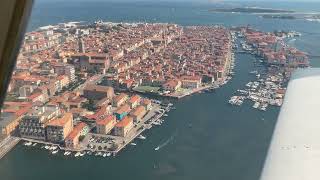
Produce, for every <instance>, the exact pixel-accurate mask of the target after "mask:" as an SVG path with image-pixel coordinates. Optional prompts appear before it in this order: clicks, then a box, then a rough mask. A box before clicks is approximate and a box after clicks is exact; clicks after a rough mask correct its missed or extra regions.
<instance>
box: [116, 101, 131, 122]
mask: <svg viewBox="0 0 320 180" xmlns="http://www.w3.org/2000/svg"><path fill="white" fill-rule="evenodd" d="M130 110H131V108H130V106H129V105H128V104H124V105H123V106H121V107H119V108H118V109H117V111H116V112H114V115H115V116H116V118H117V120H122V119H123V118H124V117H125V116H126V115H128V113H129V112H130Z"/></svg>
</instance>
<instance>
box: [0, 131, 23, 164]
mask: <svg viewBox="0 0 320 180" xmlns="http://www.w3.org/2000/svg"><path fill="white" fill-rule="evenodd" d="M19 141H20V138H17V137H12V136H9V137H7V138H6V139H4V140H3V141H2V142H1V143H0V159H1V158H3V157H4V156H5V155H6V154H7V153H8V152H9V151H10V150H11V149H12V148H13V147H14V146H15V145H17V144H18V142H19Z"/></svg>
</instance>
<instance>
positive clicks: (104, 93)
mask: <svg viewBox="0 0 320 180" xmlns="http://www.w3.org/2000/svg"><path fill="white" fill-rule="evenodd" d="M83 96H84V97H85V98H87V99H91V100H101V99H103V98H105V97H107V98H108V99H112V98H113V96H114V90H113V88H112V87H109V86H99V85H93V84H90V85H88V86H86V87H85V89H84V90H83Z"/></svg>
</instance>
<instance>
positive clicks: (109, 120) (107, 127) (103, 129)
mask: <svg viewBox="0 0 320 180" xmlns="http://www.w3.org/2000/svg"><path fill="white" fill-rule="evenodd" d="M116 124H117V120H116V117H115V116H112V115H109V116H107V117H106V118H104V119H101V120H97V121H96V126H97V133H98V134H108V133H109V132H110V131H111V130H112V129H113V127H114V126H115V125H116Z"/></svg>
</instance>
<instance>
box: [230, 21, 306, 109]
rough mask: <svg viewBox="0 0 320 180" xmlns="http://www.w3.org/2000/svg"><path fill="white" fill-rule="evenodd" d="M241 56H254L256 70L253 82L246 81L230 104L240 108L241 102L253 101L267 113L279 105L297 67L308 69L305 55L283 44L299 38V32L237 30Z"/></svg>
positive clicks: (257, 107) (253, 73) (255, 105)
mask: <svg viewBox="0 0 320 180" xmlns="http://www.w3.org/2000/svg"><path fill="white" fill-rule="evenodd" d="M237 32H238V37H239V39H240V42H239V44H238V45H236V46H237V49H238V50H239V52H240V53H250V54H252V55H255V56H256V57H257V58H256V60H255V62H254V63H255V67H256V70H254V71H252V72H250V74H252V75H255V76H256V81H252V82H248V83H247V84H246V87H245V88H246V89H238V90H237V92H236V93H237V94H239V95H235V96H232V97H231V98H230V100H229V103H230V104H232V105H237V106H240V105H242V103H243V102H244V100H246V99H248V100H250V101H252V102H253V103H254V104H253V106H252V107H253V108H255V109H259V110H261V111H266V110H267V107H268V106H269V105H272V106H281V105H282V103H283V98H284V95H285V92H286V85H287V83H288V81H289V79H290V76H291V74H292V72H293V71H294V70H295V69H297V68H307V67H309V66H310V65H309V58H308V55H307V54H306V53H304V52H302V51H299V50H298V49H296V48H294V47H290V46H288V45H287V44H286V42H285V40H286V39H288V38H289V39H290V38H294V37H297V36H301V34H300V33H298V32H281V33H280V32H274V33H265V32H260V31H257V30H254V29H250V28H248V27H246V28H237Z"/></svg>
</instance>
